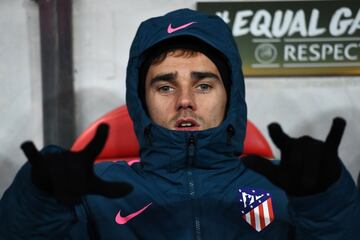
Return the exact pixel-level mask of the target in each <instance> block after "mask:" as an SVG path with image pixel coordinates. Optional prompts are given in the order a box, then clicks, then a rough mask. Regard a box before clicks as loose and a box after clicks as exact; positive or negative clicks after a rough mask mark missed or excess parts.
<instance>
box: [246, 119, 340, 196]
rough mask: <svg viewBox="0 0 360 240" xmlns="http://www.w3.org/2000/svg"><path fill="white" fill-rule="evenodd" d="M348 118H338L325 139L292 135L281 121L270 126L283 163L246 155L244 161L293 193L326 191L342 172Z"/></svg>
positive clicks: (298, 194) (305, 193)
mask: <svg viewBox="0 0 360 240" xmlns="http://www.w3.org/2000/svg"><path fill="white" fill-rule="evenodd" d="M345 125H346V122H345V120H344V119H342V118H339V117H338V118H335V119H334V120H333V124H332V126H331V129H330V132H329V134H328V136H327V138H326V140H325V142H323V141H320V140H316V139H314V138H312V137H309V136H303V137H300V138H292V137H289V136H288V135H287V134H286V133H284V132H283V130H282V129H281V127H280V125H279V124H278V123H273V124H270V125H269V126H268V129H269V133H270V137H271V139H272V140H273V142H274V144H275V145H276V146H277V147H278V148H279V149H280V151H281V161H280V164H278V165H275V164H273V163H272V162H271V161H269V160H268V159H264V158H262V157H259V156H255V155H252V156H248V157H245V158H244V159H243V162H244V163H245V165H246V166H247V167H249V168H251V169H253V170H254V171H256V172H259V173H260V174H262V175H264V176H265V177H267V178H268V179H269V180H270V181H271V182H273V183H274V184H275V185H277V186H279V187H281V188H282V189H284V190H285V191H286V192H287V193H288V194H289V195H292V196H307V195H312V194H316V193H320V192H324V191H326V189H327V188H328V187H329V186H330V185H331V184H333V183H334V182H335V181H336V180H337V179H338V178H339V176H340V173H341V163H340V159H339V157H338V148H339V145H340V141H341V138H342V135H343V133H344V129H345Z"/></svg>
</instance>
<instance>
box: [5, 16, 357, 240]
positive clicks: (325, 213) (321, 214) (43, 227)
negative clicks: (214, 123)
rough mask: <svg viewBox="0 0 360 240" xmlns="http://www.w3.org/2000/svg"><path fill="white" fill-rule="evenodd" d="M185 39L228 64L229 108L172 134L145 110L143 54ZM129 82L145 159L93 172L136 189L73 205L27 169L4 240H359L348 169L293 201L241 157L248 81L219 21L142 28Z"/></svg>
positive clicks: (13, 197) (164, 19) (10, 202)
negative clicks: (200, 126)
mask: <svg viewBox="0 0 360 240" xmlns="http://www.w3.org/2000/svg"><path fill="white" fill-rule="evenodd" d="M179 36H192V37H195V38H197V39H199V40H201V41H204V42H206V43H207V44H209V45H211V46H212V47H214V48H215V49H217V50H219V51H220V52H222V53H223V54H224V55H225V57H226V58H227V61H228V64H229V66H230V69H231V77H230V79H231V93H230V99H228V102H229V106H228V111H227V114H226V118H225V119H224V121H223V122H222V124H221V125H220V126H218V127H216V128H211V129H207V130H204V131H197V132H182V131H181V132H180V131H173V130H168V129H165V128H163V127H160V126H158V125H156V124H154V123H153V122H152V121H151V120H150V119H149V117H148V115H147V114H146V112H145V111H144V109H143V107H142V103H141V100H140V98H139V95H138V84H139V69H140V66H141V64H142V62H143V61H144V59H143V54H144V52H145V51H146V50H147V49H149V48H150V47H152V46H154V45H155V44H156V43H158V42H161V41H163V40H166V39H169V38H173V37H179ZM126 86H127V95H126V100H127V106H128V109H129V113H130V116H131V118H132V120H133V122H134V128H135V132H136V135H137V138H138V141H139V144H140V157H141V163H137V164H133V165H131V166H128V165H127V164H126V163H125V162H117V163H101V164H97V165H95V170H96V172H97V174H98V175H99V176H101V177H102V178H103V179H105V180H111V181H125V182H129V183H130V184H132V185H133V186H134V191H133V192H132V193H130V194H129V195H127V196H126V197H124V198H119V199H107V198H105V197H103V196H99V195H87V196H85V197H84V198H83V201H82V203H81V204H79V205H76V206H75V207H74V208H68V207H64V206H61V205H59V204H57V203H56V201H55V200H54V199H52V198H51V197H50V196H48V195H47V194H45V193H43V192H41V191H40V190H38V189H36V187H35V186H33V185H32V183H31V180H30V170H31V169H30V168H31V166H30V165H29V164H26V165H25V166H24V167H23V168H22V169H21V170H20V171H19V173H18V175H17V176H16V178H15V180H14V182H13V184H12V186H11V187H10V188H9V189H8V190H7V192H6V193H5V194H4V197H3V199H2V200H1V205H0V217H1V220H0V238H1V239H118V240H119V239H126V240H130V239H197V240H200V239H206V240H208V239H241V240H254V239H274V240H284V239H293V238H294V239H326V240H335V239H359V238H360V237H359V236H360V230H359V229H360V227H359V222H360V221H359V220H358V218H357V217H359V216H360V215H359V214H360V213H359V211H360V210H359V204H360V200H359V193H358V191H357V190H356V188H355V186H354V183H353V181H352V179H351V177H350V175H349V173H348V172H347V171H346V170H345V168H343V169H342V173H341V176H340V178H339V179H338V181H337V182H336V183H334V184H333V185H332V186H331V187H330V188H329V189H328V190H327V191H326V192H323V193H320V194H317V195H314V196H308V197H302V198H288V197H287V196H286V194H285V192H284V191H283V190H282V189H280V188H278V187H277V186H275V185H273V184H272V183H271V182H269V181H268V180H267V179H266V178H265V177H263V176H261V175H259V174H257V173H255V172H253V171H251V170H249V169H247V168H246V167H245V166H244V165H243V164H242V161H241V159H239V158H238V156H239V155H240V154H241V152H242V148H243V141H244V137H245V128H246V103H245V89H244V78H243V74H242V71H241V61H240V57H239V53H238V50H237V46H236V44H235V42H234V40H233V37H232V34H231V31H230V30H229V28H228V27H227V25H226V24H225V23H224V22H223V21H222V20H221V19H220V18H219V17H217V16H208V15H204V14H201V13H199V12H196V11H192V10H189V9H181V10H177V11H174V12H171V13H168V14H166V15H164V16H161V17H156V18H152V19H149V20H147V21H145V22H143V23H142V24H141V26H140V27H139V29H138V32H137V34H136V36H135V39H134V41H133V44H132V46H131V49H130V58H129V63H128V68H127V78H126ZM229 129H231V130H229Z"/></svg>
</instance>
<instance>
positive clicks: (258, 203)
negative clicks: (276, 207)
mask: <svg viewBox="0 0 360 240" xmlns="http://www.w3.org/2000/svg"><path fill="white" fill-rule="evenodd" d="M239 193H240V203H241V209H240V211H241V214H242V218H243V219H244V220H245V221H246V222H247V223H248V224H250V226H252V227H253V228H254V229H255V230H256V231H258V232H260V231H261V230H263V229H264V228H266V227H267V226H268V225H269V224H270V223H271V222H272V221H273V220H274V217H275V216H274V212H273V208H272V203H271V194H270V193H268V192H265V191H262V190H256V189H251V188H242V189H239Z"/></svg>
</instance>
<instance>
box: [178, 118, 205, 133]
mask: <svg viewBox="0 0 360 240" xmlns="http://www.w3.org/2000/svg"><path fill="white" fill-rule="evenodd" d="M199 127H200V125H199V123H197V121H195V119H192V118H182V119H179V120H177V121H176V124H175V129H176V130H178V131H195V130H199Z"/></svg>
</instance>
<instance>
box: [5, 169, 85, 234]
mask: <svg viewBox="0 0 360 240" xmlns="http://www.w3.org/2000/svg"><path fill="white" fill-rule="evenodd" d="M30 171H31V165H30V164H28V163H27V164H25V165H24V166H23V167H22V168H21V169H20V171H19V172H18V174H17V175H16V177H15V179H14V181H13V183H12V184H11V186H10V187H9V189H8V190H7V191H6V192H5V193H4V195H3V197H2V199H1V201H0V239H8V240H12V239H40V240H41V239H65V238H67V237H66V236H67V235H69V234H70V233H71V232H80V231H79V228H81V224H78V223H79V221H77V218H76V214H75V211H74V209H73V208H70V207H66V206H62V205H60V204H57V202H56V200H55V199H53V198H51V197H50V196H49V195H48V194H47V193H44V192H42V191H40V190H38V189H37V188H36V187H35V186H34V185H33V184H32V183H31V179H30ZM75 226H76V227H75ZM75 228H76V229H75ZM83 232H85V230H84V231H83Z"/></svg>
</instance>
